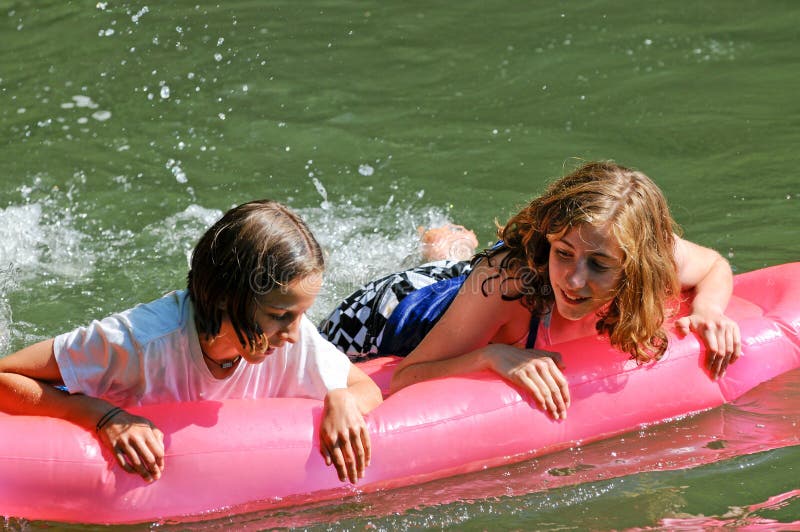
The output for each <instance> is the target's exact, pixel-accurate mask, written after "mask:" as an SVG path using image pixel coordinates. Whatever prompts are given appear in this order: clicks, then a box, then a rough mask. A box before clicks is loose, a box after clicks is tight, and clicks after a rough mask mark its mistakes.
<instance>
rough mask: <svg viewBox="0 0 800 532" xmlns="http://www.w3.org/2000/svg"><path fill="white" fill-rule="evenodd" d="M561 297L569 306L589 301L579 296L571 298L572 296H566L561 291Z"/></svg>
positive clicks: (587, 298)
mask: <svg viewBox="0 0 800 532" xmlns="http://www.w3.org/2000/svg"><path fill="white" fill-rule="evenodd" d="M561 295H562V296H563V297H564V300H565V301H566V302H567V303H570V304H573V305H580V304H581V303H585V302H587V301H589V299H591V298H589V297H580V296H576V297H573V296H571V295H569V294H567V293H566V292H565V291H564V290H561Z"/></svg>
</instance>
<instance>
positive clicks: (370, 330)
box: [319, 260, 472, 361]
mask: <svg viewBox="0 0 800 532" xmlns="http://www.w3.org/2000/svg"><path fill="white" fill-rule="evenodd" d="M471 269H472V266H471V265H470V263H469V261H451V260H443V261H437V262H430V263H428V264H423V265H422V266H418V267H416V268H412V269H410V270H406V271H402V272H399V273H393V274H390V275H387V276H386V277H382V278H380V279H378V280H375V281H372V282H370V283H368V284H366V285H364V286H363V287H362V288H360V289H359V290H357V291H356V292H354V293H353V294H351V295H350V296H348V297H347V299H345V300H344V301H343V302H342V303H341V304H340V305H339V306H338V307H336V308H335V309H334V310H333V312H331V314H330V315H329V316H328V317H327V318H325V319H324V320H323V321H322V323H320V326H319V331H320V334H322V337H323V338H327V339H328V340H329V341H330V342H332V343H333V345H335V346H336V347H337V348H338V349H339V350H340V351H342V352H344V353H346V354H347V356H349V357H350V359H351V360H353V361H358V360H365V359H368V358H372V357H375V356H379V353H378V346H379V345H380V344H381V340H382V339H383V332H384V330H385V328H386V322H387V321H388V319H389V316H390V315H391V314H392V311H393V310H394V309H395V307H397V305H398V303H400V301H402V300H403V299H404V298H405V297H406V296H407V295H409V294H410V293H412V292H414V291H416V290H419V289H420V288H423V287H425V286H429V285H432V284H433V283H436V282H438V281H442V280H445V279H453V278H455V277H460V276H464V275H467V274H468V273H469V272H470V271H471Z"/></svg>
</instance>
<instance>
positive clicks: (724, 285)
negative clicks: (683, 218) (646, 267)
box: [675, 236, 742, 379]
mask: <svg viewBox="0 0 800 532" xmlns="http://www.w3.org/2000/svg"><path fill="white" fill-rule="evenodd" d="M675 260H676V263H677V265H678V276H679V278H680V281H681V287H682V288H684V289H688V288H694V294H695V295H694V301H692V311H691V312H692V313H691V314H690V315H689V316H685V317H683V318H680V319H679V320H676V322H675V325H676V327H677V328H678V330H679V331H680V332H682V333H683V334H688V333H689V332H690V331H694V332H696V333H697V334H699V335H700V337H701V338H702V339H703V342H704V343H705V344H706V348H707V350H708V354H709V360H708V367H709V370H710V372H711V376H712V377H713V378H715V379H716V378H717V377H721V376H723V375H724V374H725V368H727V366H728V364H732V363H734V362H736V359H737V358H739V356H740V355H741V354H742V339H741V334H740V332H739V325H738V324H737V323H736V322H735V321H733V320H731V319H730V318H728V317H727V316H725V308H726V307H727V306H728V301H729V300H730V298H731V294H732V293H733V272H732V271H731V267H730V265H729V264H728V261H726V260H725V259H724V258H722V256H721V255H720V254H719V253H717V252H716V251H714V250H713V249H709V248H706V247H703V246H699V245H697V244H693V243H692V242H689V241H687V240H683V239H682V238H679V237H677V236H676V237H675Z"/></svg>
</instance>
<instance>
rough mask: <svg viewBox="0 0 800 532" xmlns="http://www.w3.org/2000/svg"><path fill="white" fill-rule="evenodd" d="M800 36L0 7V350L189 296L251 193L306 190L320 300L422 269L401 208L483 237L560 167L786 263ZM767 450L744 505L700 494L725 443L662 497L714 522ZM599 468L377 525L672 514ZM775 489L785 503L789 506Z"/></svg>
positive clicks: (413, 218)
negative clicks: (586, 475)
mask: <svg viewBox="0 0 800 532" xmlns="http://www.w3.org/2000/svg"><path fill="white" fill-rule="evenodd" d="M798 28H800V6H798V4H797V3H796V2H794V1H770V2H756V1H737V2H730V1H721V0H713V1H706V2H696V3H694V2H671V3H661V2H632V1H627V0H625V1H616V2H610V1H595V2H510V1H494V2H476V1H461V2H439V3H431V2H402V3H401V2H394V3H390V2H381V3H378V2H353V1H336V2H332V1H327V2H320V1H304V2H256V1H228V2H224V3H219V4H212V3H198V2H183V1H175V2H159V3H150V4H148V3H144V2H140V3H136V2H114V1H108V2H99V3H93V2H65V1H36V2H8V1H0V36H2V38H1V39H0V43H1V44H0V50H1V51H2V54H0V103H1V105H0V121H2V128H0V240H2V242H3V243H2V247H0V354H3V353H8V352H12V351H14V350H16V349H18V348H20V347H22V346H24V345H26V344H28V343H30V342H32V341H34V340H37V339H41V338H45V337H50V336H52V335H54V334H57V333H59V332H62V331H64V330H67V329H69V328H71V327H74V326H77V325H79V324H83V323H85V322H87V321H88V320H90V319H92V318H95V317H100V316H102V315H104V314H107V313H109V312H112V311H115V310H121V309H124V308H127V307H129V306H132V305H133V304H135V303H138V302H142V301H149V300H152V299H154V298H156V297H157V296H159V295H160V294H162V293H164V292H166V291H168V290H171V289H173V288H177V287H181V286H182V285H183V283H184V277H185V273H186V254H187V252H188V251H189V250H190V249H191V247H192V246H193V244H194V241H195V240H196V238H197V237H198V236H199V235H200V234H201V233H202V231H203V230H204V229H205V228H206V227H207V226H208V224H210V223H211V222H212V221H213V220H214V219H215V218H216V217H217V216H219V215H220V213H221V211H223V210H225V209H227V208H228V207H230V206H232V205H234V204H238V203H241V202H243V201H246V200H249V199H253V198H257V197H272V198H275V199H278V200H281V201H283V202H285V203H288V204H289V205H291V206H292V207H294V208H295V209H297V210H298V211H299V212H300V213H301V214H302V215H303V216H304V217H305V218H306V219H307V220H308V221H309V223H310V224H311V226H312V228H313V229H314V230H315V232H316V233H317V235H318V237H319V239H320V241H321V242H322V243H323V245H324V246H325V248H326V249H327V250H328V252H329V254H330V264H331V266H330V271H329V274H328V278H327V281H326V282H327V284H326V288H325V291H324V293H323V294H322V297H321V298H320V300H319V301H318V303H317V304H316V305H315V307H314V309H313V311H312V314H313V317H315V318H319V317H321V316H322V315H324V314H325V312H326V310H328V309H330V308H331V306H332V305H333V304H334V302H335V301H336V300H337V299H338V298H340V297H342V296H344V295H345V294H347V293H348V292H349V291H350V290H351V289H352V288H354V287H355V286H356V285H358V284H359V283H360V282H363V281H365V280H367V279H369V278H370V277H373V276H374V275H377V274H379V273H383V272H387V271H391V270H393V269H396V268H397V267H398V265H400V264H402V263H408V262H413V260H414V252H415V234H416V228H417V226H420V225H429V224H432V223H436V222H440V221H443V220H452V221H455V222H457V223H462V224H464V225H467V226H469V227H471V228H474V229H475V230H476V232H477V233H478V235H479V237H480V240H481V242H482V243H487V242H489V241H491V239H492V236H493V232H492V231H493V229H492V228H493V223H494V220H495V219H498V220H500V221H501V222H502V221H503V220H504V219H505V218H506V217H507V216H508V215H509V214H510V213H512V212H514V210H515V209H516V208H517V207H518V206H519V205H521V204H522V203H523V202H525V201H526V200H528V199H529V198H530V197H532V196H533V195H535V194H536V193H537V192H539V191H541V190H542V188H543V186H544V184H545V183H546V182H547V180H549V179H550V178H553V177H557V176H559V175H561V174H562V172H563V169H564V168H565V167H569V166H571V165H573V164H574V158H582V159H595V158H610V159H614V160H616V161H618V162H621V163H623V164H626V165H629V166H634V167H637V168H639V169H641V170H643V171H644V172H645V173H647V174H648V175H650V176H651V177H652V178H653V179H655V180H656V181H657V182H658V183H659V184H660V185H661V186H662V188H663V189H664V191H665V192H666V194H667V195H668V197H669V199H670V203H671V206H672V209H673V213H674V215H675V217H676V219H677V221H678V222H679V223H680V224H681V225H682V227H683V228H684V230H685V233H686V236H687V237H688V238H690V239H692V240H695V241H697V242H700V243H702V244H705V245H708V246H711V247H713V248H715V249H717V250H718V251H720V252H721V253H722V254H723V255H725V256H727V257H728V258H729V260H730V261H731V264H732V266H733V267H734V269H735V270H736V271H739V272H744V271H749V270H752V269H755V268H759V267H763V266H768V265H773V264H778V263H783V262H789V261H796V260H798V259H799V258H800V239H799V238H798V231H797V227H798V225H799V224H800V207H799V206H798V202H800V178H798V177H797V175H796V174H795V168H796V167H795V164H796V162H797V158H798V156H797V146H798V145H800V103H798V98H797V94H800V68H798V61H797V54H798V51H799V50H800V29H798ZM759 456H760V455H759ZM741 460H748V458H746V457H744V458H741ZM763 460H764V461H765V463H766V464H767V465H765V466H763V467H760V468H759V469H758V471H757V476H758V480H759V482H760V483H762V484H763V485H764V486H765V487H764V488H763V490H761V491H759V492H757V493H753V494H752V496H751V498H750V499H748V500H746V501H745V502H742V501H741V500H740V498H739V497H738V496H734V495H732V494H731V493H726V492H725V491H722V492H721V493H720V490H719V489H717V487H718V486H720V485H724V484H727V483H730V482H735V481H736V478H737V477H736V476H735V470H736V468H737V465H736V464H737V462H730V463H729V462H728V461H726V462H722V463H720V464H719V465H715V466H711V467H707V468H700V469H696V470H694V469H692V470H687V471H682V472H680V473H676V474H674V475H666V476H658V477H656V479H657V480H655V481H653V482H656V484H657V486H656V487H655V488H653V489H654V490H657V491H658V492H659V493H661V492H663V493H667V492H668V493H676V492H679V493H681V494H682V495H681V496H683V497H684V498H686V499H687V500H689V501H690V504H688V506H687V507H688V509H685V507H683V508H684V509H682V510H681V511H683V512H688V513H691V514H692V515H701V514H702V515H718V516H721V515H722V514H723V513H724V512H725V511H726V510H725V508H728V507H729V506H732V505H741V504H745V503H746V504H755V503H759V502H763V501H764V500H766V499H767V498H768V497H769V496H773V495H778V494H780V493H785V492H787V491H788V489H787V485H786V482H785V479H784V478H783V476H782V475H783V473H782V468H786V467H789V468H791V467H795V468H796V467H797V465H798V463H800V462H798V459H797V451H796V447H795V448H791V449H790V450H788V451H774V452H773V454H767V455H765V457H764V458H763ZM773 466H774V467H773ZM793 478H796V477H793ZM608 482H609V484H608V485H604V486H603V487H602V490H603V491H604V493H606V495H603V496H599V495H598V496H591V495H587V496H586V497H587V498H586V501H585V502H575V503H573V504H561V503H559V499H560V498H565V499H566V500H575V501H578V499H575V498H574V497H573V496H572V495H570V494H569V493H566V492H565V493H561V494H556V495H553V494H551V493H547V494H545V495H537V494H535V493H534V494H532V495H519V496H513V497H511V498H509V499H504V500H503V502H502V504H496V503H495V502H491V501H483V502H481V501H480V500H479V501H476V502H474V503H472V502H471V503H464V508H467V509H468V511H467V510H464V511H462V510H460V509H458V508H459V507H458V504H459V503H454V502H448V503H447V504H444V503H442V504H436V503H435V502H434V503H431V504H427V503H426V504H424V505H422V506H420V503H418V502H417V501H415V500H408V501H407V506H406V509H405V510H402V509H401V510H396V512H397V514H398V515H399V516H400V517H399V518H398V519H400V520H399V521H396V522H393V521H391V519H390V520H388V521H380V519H379V520H378V521H376V523H378V526H379V527H380V526H386V527H392V526H395V525H397V526H405V527H410V528H423V527H426V526H431V527H435V528H438V527H444V528H447V527H453V528H462V527H464V528H473V529H482V528H504V527H508V528H522V529H525V528H549V527H569V526H576V527H578V528H584V527H590V528H600V529H602V528H624V527H627V526H651V525H652V526H656V525H657V524H658V523H659V522H660V520H662V519H665V518H669V517H671V516H673V515H675V512H676V510H674V509H670V508H672V507H671V506H669V505H665V506H664V507H663V508H662V509H660V510H657V511H654V512H652V515H651V514H648V513H646V512H645V513H643V512H642V510H641V508H639V507H638V506H637V505H636V504H631V505H628V504H624V501H625V500H626V498H627V497H630V495H629V494H628V493H627V492H626V491H625V489H624V488H620V487H617V486H618V485H617V484H615V483H614V481H608ZM631 482H634V481H633V480H632V481H631ZM789 484H791V482H790V483H789ZM581 486H583V484H580V485H578V487H573V488H562V489H564V490H570V489H573V490H582V489H584V488H583V487H581ZM686 486H688V488H687V487H686ZM455 487H456V481H454V484H453V485H451V486H450V488H453V489H455ZM793 487H794V488H796V487H797V483H796V482H795V483H794V486H789V487H788V488H789V489H791V488H793ZM443 489H444V490H445V491H447V485H445V488H443ZM585 489H586V490H594V489H600V488H596V487H595V485H594V484H592V485H590V486H589V487H586V488H585ZM570 493H571V492H570ZM587 493H588V492H587ZM700 493H702V495H699V494H700ZM718 493H719V495H718ZM745 498H746V497H745ZM453 504H455V505H456V507H455V509H454V507H453V506H452V505H453ZM576 508H579V509H578V510H576ZM720 508H722V510H720ZM788 508H789V510H788V511H784V512H783V513H782V514H781V513H780V512H778V513H779V514H780V519H781V520H782V522H788V520H789V518H798V514H800V511H798V506H797V503H796V500H795V502H794V504H791V505H789V506H788ZM326 511H327V512H329V513H324V514H323V516H322V517H321V518H320V519H321V520H322V521H331V522H339V523H340V524H341V526H346V527H350V528H355V529H362V528H366V527H368V526H369V523H370V522H371V521H370V519H373V520H374V516H373V518H367V517H364V518H359V517H357V516H355V517H354V516H352V515H351V514H350V513H348V511H345V510H342V511H341V513H339V514H337V513H336V512H337V510H336V509H329V510H326ZM671 512H672V513H671ZM576 513H577V514H578V516H576ZM455 514H457V515H462V516H466V517H465V518H464V519H460V518H459V519H456V518H455V517H453V516H454V515H455ZM534 514H535V515H536V516H538V515H540V514H541V515H545V516H547V517H542V518H541V520H538V519H539V518H538V517H535V516H534ZM612 515H613V516H614V517H612ZM642 515H647V516H649V517H647V519H644V520H642V519H640V518H641V516H642ZM520 516H526V517H524V518H522V517H520ZM387 519H388V518H387ZM403 519H406V520H405V521H403ZM573 519H574V520H573ZM345 520H347V521H345ZM270 523H272V524H270V525H265V526H275V524H274V522H270ZM402 523H405V525H402ZM570 523H572V525H570Z"/></svg>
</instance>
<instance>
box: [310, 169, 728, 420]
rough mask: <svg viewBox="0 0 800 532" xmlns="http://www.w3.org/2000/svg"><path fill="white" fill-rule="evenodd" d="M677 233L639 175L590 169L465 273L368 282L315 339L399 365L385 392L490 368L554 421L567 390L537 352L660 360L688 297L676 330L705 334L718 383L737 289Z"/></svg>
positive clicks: (553, 193) (556, 190) (553, 188)
mask: <svg viewBox="0 0 800 532" xmlns="http://www.w3.org/2000/svg"><path fill="white" fill-rule="evenodd" d="M674 228H675V224H674V222H673V220H672V217H671V216H670V214H669V209H668V207H667V203H666V200H665V199H664V197H663V194H662V193H661V191H660V190H659V189H658V187H657V186H656V185H655V184H654V183H653V182H652V181H651V180H650V179H649V178H648V177H647V176H645V175H644V174H643V173H641V172H638V171H634V170H630V169H628V168H625V167H623V166H619V165H617V164H615V163H613V162H595V163H587V164H585V165H583V166H581V167H580V168H578V169H576V170H575V171H574V172H573V173H571V174H570V175H568V176H566V177H564V178H562V179H560V180H558V181H556V182H554V183H553V184H551V185H550V187H549V188H548V189H547V190H546V191H545V193H544V194H543V195H542V196H541V197H539V198H536V199H534V200H533V201H532V202H531V203H530V204H529V205H528V206H527V207H525V208H524V209H522V211H520V212H519V213H518V214H516V215H515V216H513V217H512V218H511V219H510V220H509V221H508V223H507V224H506V225H505V227H503V228H502V229H500V230H499V231H498V236H499V237H500V239H501V240H500V242H498V244H496V245H495V246H494V247H492V248H491V249H489V250H487V251H484V252H482V253H480V254H478V255H476V256H475V258H474V259H473V260H472V262H471V263H465V262H453V261H444V262H434V263H431V264H426V265H423V266H421V267H419V268H415V269H412V270H409V271H406V272H401V273H398V274H393V275H391V276H388V277H385V278H383V279H379V280H378V281H375V282H373V283H370V284H368V285H367V286H366V287H364V288H363V289H362V290H359V291H358V292H356V293H354V294H353V295H351V296H350V297H348V298H347V299H346V300H345V301H344V302H343V303H342V304H341V305H340V306H339V307H338V308H336V309H335V310H334V311H333V313H332V314H331V315H330V316H329V317H328V318H327V319H326V320H324V321H323V322H322V324H321V325H320V331H321V333H322V335H323V336H324V337H326V338H328V339H330V340H331V341H332V342H333V343H334V344H335V345H337V347H339V349H341V350H342V351H344V352H346V353H348V354H350V356H351V358H353V359H357V358H360V357H364V356H376V355H381V354H397V355H400V356H406V355H407V356H406V358H405V359H404V360H402V361H401V362H400V364H399V365H398V367H397V370H396V371H395V374H394V376H393V378H392V385H391V388H392V390H393V391H396V390H398V389H400V388H403V387H405V386H408V385H410V384H413V383H415V382H419V381H422V380H426V379H432V378H436V377H442V376H446V375H454V374H460V373H467V372H472V371H478V370H481V369H487V368H488V369H492V370H493V371H495V372H497V373H498V374H499V375H501V376H502V377H504V378H506V379H508V380H509V381H511V382H513V383H515V384H517V385H518V386H520V387H521V388H522V389H524V390H527V391H528V392H530V393H531V394H532V395H533V396H534V397H535V398H536V400H537V401H538V402H539V403H540V404H541V405H542V407H543V408H545V409H546V410H547V411H549V412H550V413H551V414H552V415H553V417H555V418H556V419H559V418H564V417H565V416H566V408H567V406H568V405H569V389H568V386H567V381H566V379H565V378H564V376H563V374H562V373H561V371H560V370H559V368H558V365H559V364H560V360H559V357H558V355H557V354H555V353H550V352H546V351H543V349H546V348H548V347H550V346H551V345H553V344H556V343H560V342H564V341H567V340H571V339H575V338H580V337H583V336H587V335H590V334H593V333H595V334H597V333H599V334H605V335H607V336H608V337H609V338H610V340H611V343H612V345H614V346H615V347H617V348H618V349H620V350H622V351H625V352H628V353H630V354H631V356H632V357H633V358H636V359H637V360H640V361H643V362H644V361H649V360H653V359H657V358H659V357H660V356H661V355H662V354H663V353H664V351H665V350H666V348H667V335H666V333H665V331H664V330H663V323H664V320H665V318H666V317H667V315H668V313H669V311H670V309H673V308H675V307H676V306H677V305H675V303H677V302H678V301H677V300H678V298H679V296H680V291H681V289H687V288H694V292H695V293H694V300H693V302H692V306H691V314H690V315H689V316H687V317H684V318H681V319H679V320H677V321H676V322H675V323H676V326H677V328H678V330H679V332H681V333H682V334H687V333H688V332H689V331H690V330H691V331H695V332H697V333H698V334H700V336H701V337H702V339H703V341H704V342H705V344H706V346H707V348H708V352H709V368H710V371H711V374H712V376H713V377H714V378H716V377H717V376H719V375H722V374H723V373H724V371H725V367H726V366H727V364H728V363H730V362H733V361H735V360H736V358H737V357H738V356H739V354H740V352H741V340H740V336H739V328H738V325H737V324H736V323H735V322H733V321H732V320H730V319H728V318H727V317H726V316H725V315H724V310H725V307H726V305H727V302H728V300H729V298H730V295H731V291H732V278H733V276H732V273H731V270H730V267H729V265H728V263H727V261H725V260H724V259H723V258H722V257H721V256H720V255H719V254H717V253H716V252H715V251H713V250H710V249H707V248H703V247H701V246H698V245H696V244H692V243H691V242H687V241H686V240H683V239H681V238H679V237H678V236H676V235H675V234H674V232H673V231H674ZM365 309H368V310H365Z"/></svg>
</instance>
